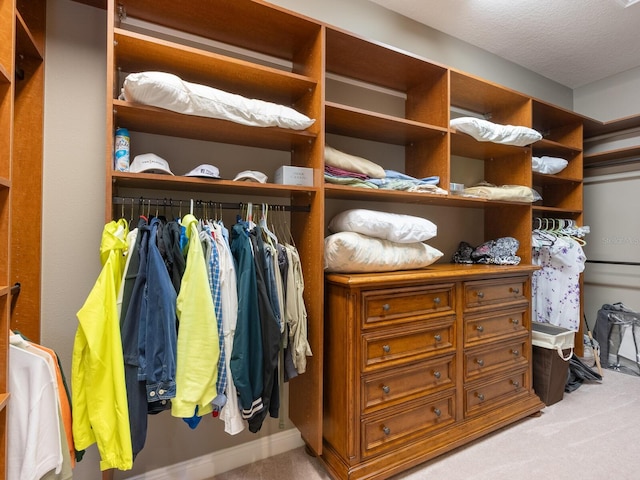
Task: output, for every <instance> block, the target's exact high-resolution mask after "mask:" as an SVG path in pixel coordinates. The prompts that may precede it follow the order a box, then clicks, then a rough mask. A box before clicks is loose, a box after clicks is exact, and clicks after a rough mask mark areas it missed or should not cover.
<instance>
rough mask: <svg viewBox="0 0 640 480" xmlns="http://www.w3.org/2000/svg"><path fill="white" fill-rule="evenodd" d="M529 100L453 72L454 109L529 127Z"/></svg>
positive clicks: (461, 73)
mask: <svg viewBox="0 0 640 480" xmlns="http://www.w3.org/2000/svg"><path fill="white" fill-rule="evenodd" d="M529 105H530V99H529V97H526V96H525V95H523V94H521V93H518V92H515V91H513V90H510V89H508V88H505V87H502V86H500V85H497V84H494V83H492V82H488V81H486V80H483V79H481V78H478V77H475V76H473V75H469V74H467V73H463V72H461V71H459V70H455V69H451V106H452V107H457V108H461V109H463V110H468V111H470V112H474V113H477V114H479V115H481V116H483V117H485V118H486V119H487V120H489V121H491V122H494V123H500V124H511V125H523V126H527V127H528V126H530V124H531V111H530V107H529Z"/></svg>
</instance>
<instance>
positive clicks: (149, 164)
mask: <svg viewBox="0 0 640 480" xmlns="http://www.w3.org/2000/svg"><path fill="white" fill-rule="evenodd" d="M129 171H130V172H132V173H142V172H145V173H168V174H169V175H173V172H172V171H171V169H170V168H169V162H167V161H166V160H165V159H164V158H161V157H159V156H158V155H156V154H155V153H143V154H141V155H136V157H135V158H134V159H133V162H131V165H130V166H129Z"/></svg>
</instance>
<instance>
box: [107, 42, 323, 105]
mask: <svg viewBox="0 0 640 480" xmlns="http://www.w3.org/2000/svg"><path fill="white" fill-rule="evenodd" d="M114 36H115V41H116V47H115V48H114V53H115V62H114V63H115V65H114V67H115V68H116V69H117V70H118V71H122V72H127V73H131V72H140V71H162V72H168V73H174V74H178V75H179V76H180V78H182V79H183V80H184V81H187V82H192V83H200V84H204V85H208V86H211V87H214V88H218V89H221V90H225V91H229V92H231V93H236V94H238V95H243V96H245V97H248V98H260V99H262V100H265V101H272V102H277V103H283V104H286V105H292V104H295V103H296V102H297V101H299V100H300V98H302V97H304V96H305V95H308V93H309V91H311V90H312V89H315V88H316V86H317V81H315V80H314V79H312V78H310V77H307V76H304V75H299V74H295V73H291V72H287V71H284V70H278V69H276V68H270V67H266V66H262V65H258V64H256V63H251V62H248V61H244V60H239V59H235V58H232V57H228V56H225V55H220V54H217V53H212V52H208V51H205V50H201V49H197V48H193V47H190V46H185V45H181V44H178V43H173V42H169V41H166V40H162V39H158V38H153V37H149V36H147V35H142V34H138V33H134V32H128V31H126V30H122V29H115V31H114ZM239 78H241V79H242V82H239V81H238V79H239ZM265 96H267V97H268V98H265ZM303 113H304V112H303Z"/></svg>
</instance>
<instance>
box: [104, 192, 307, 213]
mask: <svg viewBox="0 0 640 480" xmlns="http://www.w3.org/2000/svg"><path fill="white" fill-rule="evenodd" d="M191 201H193V206H194V207H203V206H209V207H215V208H222V209H224V210H240V209H242V207H244V206H246V205H248V203H242V202H239V203H228V202H216V201H215V200H199V199H189V200H175V199H173V198H166V197H165V198H148V197H117V196H116V197H112V203H113V204H114V205H125V206H127V205H132V204H133V205H138V206H143V205H145V206H146V205H149V204H150V205H152V206H154V207H179V206H181V205H182V206H186V205H189V203H190V202H191ZM134 202H135V203H134ZM261 204H262V202H260V203H257V202H256V203H253V206H254V207H258V208H259V207H260V205H261ZM268 205H269V207H275V208H278V209H281V210H284V211H287V212H309V211H310V210H311V206H310V205H275V204H273V203H268Z"/></svg>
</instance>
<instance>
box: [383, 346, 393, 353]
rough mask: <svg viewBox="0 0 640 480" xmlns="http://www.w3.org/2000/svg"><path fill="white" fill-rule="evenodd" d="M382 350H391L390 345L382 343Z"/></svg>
mask: <svg viewBox="0 0 640 480" xmlns="http://www.w3.org/2000/svg"><path fill="white" fill-rule="evenodd" d="M382 351H383V352H384V353H389V352H390V351H391V347H390V346H389V345H383V346H382Z"/></svg>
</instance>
